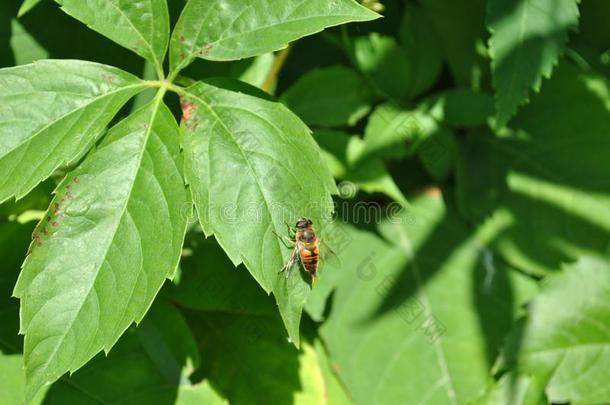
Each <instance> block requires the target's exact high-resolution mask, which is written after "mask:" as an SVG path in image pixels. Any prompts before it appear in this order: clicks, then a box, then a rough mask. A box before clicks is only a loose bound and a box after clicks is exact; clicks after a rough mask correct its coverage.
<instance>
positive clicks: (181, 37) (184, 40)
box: [180, 35, 186, 43]
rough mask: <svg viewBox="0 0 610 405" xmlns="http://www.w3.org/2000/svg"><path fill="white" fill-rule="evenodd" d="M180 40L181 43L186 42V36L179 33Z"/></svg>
mask: <svg viewBox="0 0 610 405" xmlns="http://www.w3.org/2000/svg"><path fill="white" fill-rule="evenodd" d="M180 42H182V43H185V42H186V38H185V37H184V35H180Z"/></svg>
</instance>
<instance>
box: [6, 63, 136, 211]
mask: <svg viewBox="0 0 610 405" xmlns="http://www.w3.org/2000/svg"><path fill="white" fill-rule="evenodd" d="M144 88H145V85H144V84H143V83H142V82H141V81H140V80H139V79H137V78H136V77H134V76H132V75H130V74H128V73H126V72H123V71H122V70H120V69H117V68H113V67H110V66H105V65H100V64H96V63H90V62H83V61H40V62H36V63H34V64H31V65H24V66H19V67H14V68H7V69H1V70H0V173H2V175H3V176H2V179H0V202H1V201H5V200H6V199H8V198H10V197H13V196H14V197H16V198H21V197H23V196H24V195H25V194H27V193H28V192H29V191H30V190H32V189H33V188H34V187H35V186H36V185H37V184H38V183H40V182H41V181H42V180H44V179H45V178H47V177H48V176H49V175H50V174H51V173H52V172H53V171H54V170H55V169H56V168H58V167H59V166H60V165H62V164H65V163H67V162H70V161H72V159H74V158H77V157H78V156H80V155H81V154H82V152H84V151H85V150H86V149H87V148H89V147H90V146H91V144H92V143H93V142H94V141H95V140H96V138H97V137H98V136H99V135H100V133H101V131H102V130H103V129H104V127H105V126H106V124H108V122H109V121H110V120H111V119H112V117H113V116H114V114H116V112H117V111H118V110H119V108H121V106H122V105H123V104H125V102H127V100H129V98H131V97H132V96H133V95H134V94H136V93H138V92H139V91H141V90H143V89H144Z"/></svg>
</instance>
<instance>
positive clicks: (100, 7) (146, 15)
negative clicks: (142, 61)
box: [55, 0, 169, 71]
mask: <svg viewBox="0 0 610 405" xmlns="http://www.w3.org/2000/svg"><path fill="white" fill-rule="evenodd" d="M55 1H56V2H57V3H59V4H60V5H61V8H62V10H64V11H65V12H66V13H67V14H69V15H71V16H72V17H74V18H76V19H77V20H79V21H82V22H83V23H85V24H87V26H88V27H90V28H91V29H93V30H95V31H97V32H99V33H100V34H102V35H104V36H106V37H108V38H110V39H111V40H113V41H114V42H116V43H118V44H119V45H122V46H124V47H125V48H128V49H130V50H132V51H134V52H135V53H137V54H138V55H140V56H142V57H144V58H146V59H148V60H149V61H150V62H152V63H153V64H154V65H155V66H156V67H157V71H159V70H161V71H162V70H163V59H164V58H165V52H166V51H167V44H168V41H169V13H168V10H167V1H166V0H135V1H133V0H128V1H125V0H55Z"/></svg>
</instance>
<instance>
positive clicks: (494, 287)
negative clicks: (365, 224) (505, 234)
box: [321, 194, 535, 404]
mask: <svg viewBox="0 0 610 405" xmlns="http://www.w3.org/2000/svg"><path fill="white" fill-rule="evenodd" d="M412 207H413V208H412V209H411V210H409V211H407V212H403V213H400V214H398V215H396V214H395V215H394V216H393V217H392V218H391V220H389V221H386V222H383V223H382V226H381V228H380V232H381V233H382V235H383V236H384V239H385V240H384V239H381V238H379V237H378V236H376V235H375V234H374V233H371V232H365V231H361V230H355V229H354V230H352V231H351V232H350V235H351V237H352V239H351V240H352V242H350V243H349V244H348V245H347V246H346V247H345V249H344V250H343V251H344V252H345V254H344V255H341V260H342V261H345V263H344V266H345V267H344V268H347V269H352V270H351V271H345V272H343V274H342V277H341V279H340V280H339V282H338V283H337V285H338V287H337V289H336V291H335V293H334V294H333V298H332V306H331V308H332V310H331V312H330V316H329V317H328V319H327V320H326V321H325V322H324V323H323V324H322V326H321V335H322V337H323V339H324V342H325V343H326V345H327V347H328V349H329V353H330V356H331V358H332V361H333V364H334V365H335V367H336V368H337V369H338V370H340V371H339V377H340V378H341V379H342V380H343V382H344V383H345V384H346V386H347V388H348V391H349V392H350V393H351V395H352V397H353V398H354V400H355V402H356V403H357V404H373V403H382V404H386V403H388V404H391V403H430V404H437V403H438V404H447V403H468V402H469V401H471V400H474V399H476V398H478V397H479V396H480V395H481V394H483V392H484V391H485V389H486V387H487V383H488V379H489V376H488V373H489V368H490V366H491V364H492V363H493V361H494V360H495V357H496V353H497V352H498V350H499V346H500V343H501V342H502V339H503V337H504V336H505V334H506V333H508V331H509V328H510V327H511V324H512V322H513V320H514V319H515V318H516V317H517V315H519V308H520V306H521V305H522V304H523V302H525V300H526V299H529V298H530V297H531V296H532V295H533V294H534V292H535V286H534V285H533V283H532V282H531V281H529V280H527V279H526V278H525V277H523V276H521V275H519V274H518V273H516V272H514V271H512V270H510V269H509V268H507V267H505V266H503V265H502V264H501V263H500V262H498V261H497V260H496V259H495V258H494V256H493V255H492V254H491V252H490V251H489V250H488V249H486V248H485V243H486V241H487V240H488V239H489V238H490V237H492V236H493V235H490V234H489V232H490V229H487V228H486V227H482V228H480V229H477V230H476V232H474V233H472V234H471V233H470V232H469V230H468V228H467V227H466V226H465V224H464V223H462V222H461V221H460V219H459V218H458V217H457V215H456V214H455V212H454V211H453V210H451V209H448V208H445V207H444V205H443V200H442V198H441V197H440V196H439V195H438V194H437V195H433V196H422V197H420V198H418V199H415V200H412ZM388 241H389V242H388ZM352 246H353V247H352ZM356 246H362V247H360V248H359V250H356ZM405 381H408V382H409V383H408V384H405Z"/></svg>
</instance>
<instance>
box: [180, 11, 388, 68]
mask: <svg viewBox="0 0 610 405" xmlns="http://www.w3.org/2000/svg"><path fill="white" fill-rule="evenodd" d="M378 17H379V15H378V14H375V13H374V12H372V11H370V10H368V9H367V8H365V7H362V6H361V5H359V4H358V3H356V2H355V1H353V0H337V1H333V2H328V1H326V0H309V1H306V2H303V1H300V0H264V1H258V2H255V3H250V4H247V3H244V2H243V1H241V0H229V1H218V0H214V1H209V0H190V1H189V2H188V3H187V4H186V6H185V7H184V10H183V11H182V15H181V16H180V19H179V20H178V23H177V24H176V28H175V29H174V32H173V34H172V39H171V50H170V62H171V70H172V71H179V70H181V69H182V68H184V67H185V66H187V65H188V64H189V63H191V62H192V61H193V59H195V58H196V57H200V58H204V59H209V60H234V59H242V58H248V57H251V56H257V55H261V54H264V53H267V52H271V51H276V50H278V49H282V48H284V47H286V46H287V45H288V43H290V42H292V41H294V40H296V39H299V38H301V37H304V36H306V35H311V34H314V33H316V32H319V31H322V30H323V29H324V28H326V27H330V26H334V25H339V24H344V23H347V22H352V21H368V20H373V19H375V18H378Z"/></svg>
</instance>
